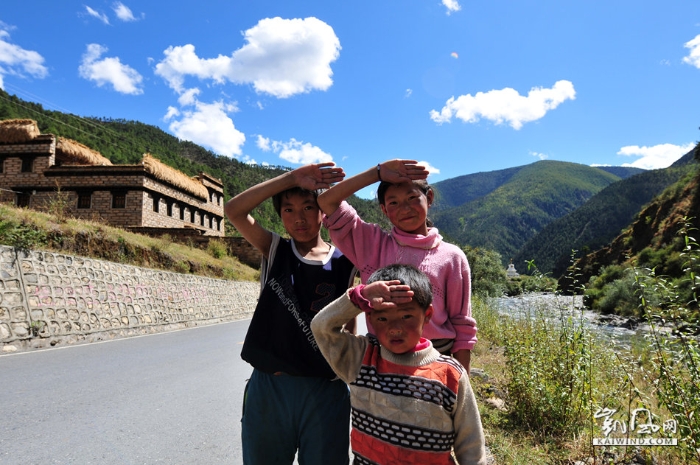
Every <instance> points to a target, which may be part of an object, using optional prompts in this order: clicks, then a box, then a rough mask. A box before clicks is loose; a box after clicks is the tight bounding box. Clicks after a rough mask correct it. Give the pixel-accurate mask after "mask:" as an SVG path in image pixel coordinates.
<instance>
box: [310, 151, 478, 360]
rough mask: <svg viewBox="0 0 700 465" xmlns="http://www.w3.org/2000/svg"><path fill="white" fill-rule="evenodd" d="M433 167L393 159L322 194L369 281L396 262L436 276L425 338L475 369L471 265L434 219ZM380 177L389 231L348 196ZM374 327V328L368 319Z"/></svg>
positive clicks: (339, 237) (337, 239)
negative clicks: (359, 210) (431, 209)
mask: <svg viewBox="0 0 700 465" xmlns="http://www.w3.org/2000/svg"><path fill="white" fill-rule="evenodd" d="M427 176H428V172H427V171H426V170H425V168H424V167H423V166H421V165H418V164H417V162H416V161H413V160H390V161H386V162H384V163H380V164H378V165H377V166H376V167H372V168H371V169H368V170H367V171H364V172H362V173H360V174H358V175H355V176H353V177H350V178H347V179H345V180H343V181H341V182H339V183H338V184H336V185H334V186H333V187H331V188H330V189H328V190H327V191H325V192H323V193H322V194H321V195H319V196H318V205H319V206H320V207H321V209H322V210H323V212H324V213H325V214H326V217H325V218H324V225H325V226H326V227H327V228H328V230H329V232H330V236H331V240H332V241H333V243H334V244H335V245H336V247H338V248H339V249H340V250H341V251H342V252H343V254H344V255H346V256H347V257H348V258H349V259H350V261H352V262H353V263H354V264H355V266H356V267H357V268H358V269H359V270H360V278H361V280H362V282H363V283H365V282H366V281H367V278H368V277H369V276H370V275H371V274H372V273H373V272H374V271H376V270H378V269H380V268H383V267H385V266H387V265H391V264H394V263H402V264H408V265H413V266H415V267H416V268H418V269H419V270H421V271H423V272H424V273H425V274H426V275H428V277H429V278H430V282H431V284H432V287H433V296H434V300H433V308H434V313H433V316H432V318H431V319H430V322H429V324H427V325H426V327H425V330H424V334H423V335H424V337H426V338H428V339H430V340H431V341H432V342H433V346H434V347H435V348H436V349H437V350H438V351H440V352H442V353H446V354H452V355H453V356H454V357H455V358H456V359H457V360H458V361H459V362H460V363H461V364H462V365H463V366H464V367H465V368H466V369H467V371H468V370H469V368H470V367H469V362H470V358H471V349H472V348H473V347H474V344H475V343H476V340H477V339H476V331H477V328H476V321H475V320H474V318H472V316H471V293H470V289H471V287H470V285H471V279H470V270H469V263H468V262H467V257H466V256H465V255H464V252H463V251H462V250H461V249H460V248H459V247H457V246H455V245H453V244H449V243H447V242H444V241H443V240H442V236H441V235H440V234H439V233H438V230H437V228H434V227H432V224H431V223H430V221H429V220H428V208H429V207H430V206H431V205H432V203H433V200H434V192H433V189H432V188H431V187H430V186H429V185H428V183H427V182H426V181H425V179H426V178H427ZM377 181H380V185H379V188H378V190H377V198H378V200H379V205H380V207H381V209H382V212H383V213H384V214H385V215H386V216H387V218H388V219H389V221H391V224H392V225H393V228H392V230H391V231H390V232H386V231H384V230H383V229H381V227H379V226H378V225H376V224H373V223H366V222H364V221H363V220H362V219H361V218H360V217H359V216H358V215H357V212H356V211H355V209H354V208H353V207H351V206H350V205H349V204H348V203H347V202H345V199H346V198H347V197H349V196H350V195H352V194H354V193H355V192H357V191H358V190H360V189H362V188H364V187H367V186H369V185H370V184H373V183H375V182H377ZM367 326H368V329H369V331H370V332H373V330H372V327H371V325H369V322H368V325H367Z"/></svg>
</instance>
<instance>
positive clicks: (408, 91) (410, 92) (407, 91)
mask: <svg viewBox="0 0 700 465" xmlns="http://www.w3.org/2000/svg"><path fill="white" fill-rule="evenodd" d="M411 94H413V89H406V94H405V95H404V97H405V98H409V97H410V96H411Z"/></svg>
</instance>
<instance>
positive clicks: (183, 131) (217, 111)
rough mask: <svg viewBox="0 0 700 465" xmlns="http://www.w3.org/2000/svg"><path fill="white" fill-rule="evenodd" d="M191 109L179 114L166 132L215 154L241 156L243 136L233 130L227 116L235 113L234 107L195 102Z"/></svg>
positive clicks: (232, 105) (215, 103)
mask: <svg viewBox="0 0 700 465" xmlns="http://www.w3.org/2000/svg"><path fill="white" fill-rule="evenodd" d="M192 106H194V109H193V110H183V111H182V118H181V119H180V120H178V121H173V122H172V123H170V126H169V129H170V131H171V132H172V133H173V134H175V135H176V136H177V137H179V138H180V139H185V140H189V141H192V142H194V143H195V144H199V145H203V146H205V147H209V148H210V149H211V150H212V151H213V152H215V153H218V154H221V155H225V156H227V157H231V158H235V157H236V156H239V155H241V153H242V150H241V147H242V146H243V144H244V143H245V134H243V133H242V132H240V131H239V130H238V129H236V127H235V126H234V124H233V120H232V119H231V118H230V117H229V116H228V113H231V112H235V111H237V107H236V105H234V104H225V103H223V102H214V103H203V102H198V101H196V100H195V101H194V102H193V105H192ZM168 114H170V111H169V112H168Z"/></svg>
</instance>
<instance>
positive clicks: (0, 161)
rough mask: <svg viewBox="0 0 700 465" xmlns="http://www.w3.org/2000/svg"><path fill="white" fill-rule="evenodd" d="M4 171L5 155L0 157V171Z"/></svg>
mask: <svg viewBox="0 0 700 465" xmlns="http://www.w3.org/2000/svg"><path fill="white" fill-rule="evenodd" d="M4 172H5V157H2V158H0V173H4Z"/></svg>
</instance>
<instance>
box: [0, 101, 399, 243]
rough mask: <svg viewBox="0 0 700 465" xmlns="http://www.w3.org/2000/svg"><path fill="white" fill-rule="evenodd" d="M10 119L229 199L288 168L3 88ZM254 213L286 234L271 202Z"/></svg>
mask: <svg viewBox="0 0 700 465" xmlns="http://www.w3.org/2000/svg"><path fill="white" fill-rule="evenodd" d="M11 118H28V119H33V120H35V121H36V122H37V124H38V126H39V129H40V130H41V132H42V133H52V134H56V135H58V136H63V137H66V138H69V139H72V140H75V141H78V142H80V143H82V144H84V145H86V146H88V147H90V148H91V149H93V150H97V151H98V152H100V153H101V154H102V155H103V156H105V157H107V158H108V159H109V160H110V161H111V162H112V163H114V164H133V163H139V162H140V160H141V157H142V156H143V154H144V153H151V154H152V155H153V156H155V157H156V158H158V159H159V160H160V161H162V162H163V163H165V164H167V165H169V166H172V167H173V168H176V169H178V170H180V171H182V172H183V173H185V174H188V175H190V176H194V175H196V174H198V173H200V172H206V173H208V174H210V175H212V176H215V177H217V178H219V179H221V180H222V182H223V184H224V194H225V199H226V200H228V199H229V198H231V197H233V196H235V195H236V194H238V193H240V192H242V191H243V190H245V189H247V188H248V187H250V186H253V185H255V184H257V183H260V182H263V181H265V180H267V179H271V178H273V177H275V176H278V175H280V174H282V173H283V172H285V171H288V170H290V168H288V167H283V166H267V167H264V166H259V165H250V164H246V163H241V162H239V161H238V160H235V159H232V158H229V157H225V156H221V155H217V154H215V153H213V152H211V151H209V150H206V149H204V148H203V147H201V146H199V145H197V144H194V143H192V142H189V141H183V140H180V139H178V138H177V137H174V136H172V135H170V134H168V133H166V132H165V131H163V130H162V129H160V128H158V127H156V126H151V125H148V124H143V123H140V122H138V121H128V120H122V119H111V118H103V117H99V118H98V117H79V116H76V115H72V114H69V113H62V112H58V111H51V110H46V109H44V108H43V107H42V106H41V105H40V104H37V103H33V102H27V101H24V100H22V99H20V98H18V97H16V96H14V95H9V94H8V93H6V92H5V91H3V90H2V89H0V119H11ZM348 201H349V203H350V204H352V205H353V206H354V207H355V208H356V209H357V211H358V212H359V213H360V214H361V215H362V217H363V218H366V219H367V220H368V221H373V222H377V223H380V224H382V225H384V226H385V227H386V226H388V223H387V221H386V219H385V218H384V216H383V215H382V213H381V210H380V209H379V207H378V206H377V205H376V202H373V201H370V200H365V199H361V198H359V197H356V196H353V197H351V198H350V199H348ZM254 215H255V217H256V219H257V220H258V222H259V223H260V224H261V225H262V226H263V227H265V228H267V229H270V230H272V231H276V232H278V233H284V227H283V226H282V222H281V221H280V219H279V217H278V216H277V214H276V213H275V211H274V208H273V207H272V202H270V201H266V202H264V203H263V204H262V205H260V206H259V207H258V208H257V209H256V210H255V212H254ZM226 225H227V233H228V234H235V230H234V229H233V227H232V226H231V225H230V223H228V222H227V223H226Z"/></svg>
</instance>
